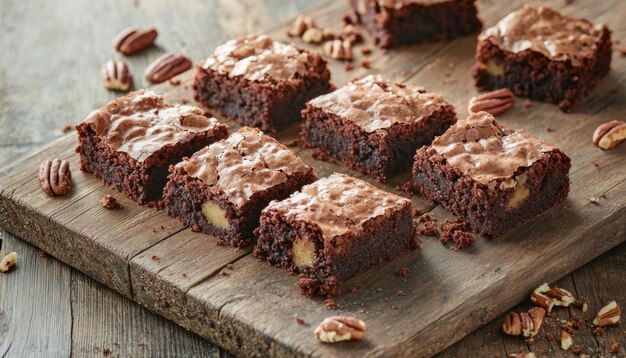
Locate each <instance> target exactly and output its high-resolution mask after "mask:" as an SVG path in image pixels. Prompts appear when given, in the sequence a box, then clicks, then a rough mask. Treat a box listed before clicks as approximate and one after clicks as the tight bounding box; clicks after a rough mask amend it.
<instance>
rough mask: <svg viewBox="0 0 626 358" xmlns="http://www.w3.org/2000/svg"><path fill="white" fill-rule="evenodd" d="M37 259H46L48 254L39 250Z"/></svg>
mask: <svg viewBox="0 0 626 358" xmlns="http://www.w3.org/2000/svg"><path fill="white" fill-rule="evenodd" d="M39 257H43V258H46V257H48V253H47V252H45V251H43V250H39Z"/></svg>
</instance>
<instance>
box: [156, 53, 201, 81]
mask: <svg viewBox="0 0 626 358" xmlns="http://www.w3.org/2000/svg"><path fill="white" fill-rule="evenodd" d="M191 66H192V63H191V60H190V59H189V58H188V57H186V56H183V55H178V54H175V53H167V54H165V55H163V56H161V57H159V58H157V59H156V60H155V61H154V62H152V63H151V64H150V66H148V68H146V72H145V75H146V79H147V80H148V81H150V82H152V83H161V82H163V81H167V80H169V79H170V78H172V77H174V76H176V75H178V74H181V73H183V72H185V71H187V70H188V69H190V68H191Z"/></svg>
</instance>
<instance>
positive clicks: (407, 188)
mask: <svg viewBox="0 0 626 358" xmlns="http://www.w3.org/2000/svg"><path fill="white" fill-rule="evenodd" d="M393 189H394V190H397V191H401V192H404V193H407V194H413V185H412V184H411V181H410V180H409V181H407V182H406V183H404V184H400V185H397V186H395V187H394V188H393Z"/></svg>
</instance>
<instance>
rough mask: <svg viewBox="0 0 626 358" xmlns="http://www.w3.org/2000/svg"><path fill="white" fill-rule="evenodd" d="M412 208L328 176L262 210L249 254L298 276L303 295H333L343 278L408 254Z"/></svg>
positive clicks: (369, 188) (372, 189) (406, 201)
mask: <svg viewBox="0 0 626 358" xmlns="http://www.w3.org/2000/svg"><path fill="white" fill-rule="evenodd" d="M412 215H413V204H412V202H411V201H410V200H409V199H406V198H403V197H400V196H397V195H395V194H391V193H387V192H385V191H383V190H380V189H378V188H376V187H374V186H373V185H371V184H369V183H366V182H364V181H362V180H359V179H356V178H353V177H350V176H348V175H345V174H338V173H335V174H332V175H331V176H329V177H326V178H322V179H320V180H318V181H316V182H314V183H312V184H309V185H305V186H304V187H303V188H302V189H301V190H300V191H298V192H296V193H294V194H292V195H291V196H290V197H289V198H287V199H285V200H282V201H274V202H272V203H270V205H269V206H268V207H267V208H265V209H264V210H263V213H262V215H261V220H260V226H259V228H258V229H257V230H256V231H255V233H256V235H257V244H256V246H255V248H254V251H253V254H254V256H255V257H257V258H259V259H261V260H265V261H267V262H268V263H269V264H271V265H274V266H278V267H282V268H285V269H288V270H289V271H291V272H296V273H299V274H300V279H299V281H298V285H299V287H300V291H301V293H302V294H304V295H307V296H312V295H315V294H319V295H330V296H333V295H337V294H338V293H339V286H340V285H341V284H342V283H343V282H345V281H346V280H347V279H349V278H351V277H353V276H355V275H358V274H359V273H361V272H363V271H365V270H366V269H368V268H371V267H373V266H375V265H379V264H381V263H383V262H385V261H388V260H390V259H392V258H393V257H395V256H397V255H400V254H402V253H404V252H407V251H410V250H416V249H417V248H418V247H419V245H418V242H417V238H416V234H415V228H414V226H413V220H412Z"/></svg>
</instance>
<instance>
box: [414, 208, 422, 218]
mask: <svg viewBox="0 0 626 358" xmlns="http://www.w3.org/2000/svg"><path fill="white" fill-rule="evenodd" d="M420 215H422V211H421V210H420V209H418V208H413V216H420Z"/></svg>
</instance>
